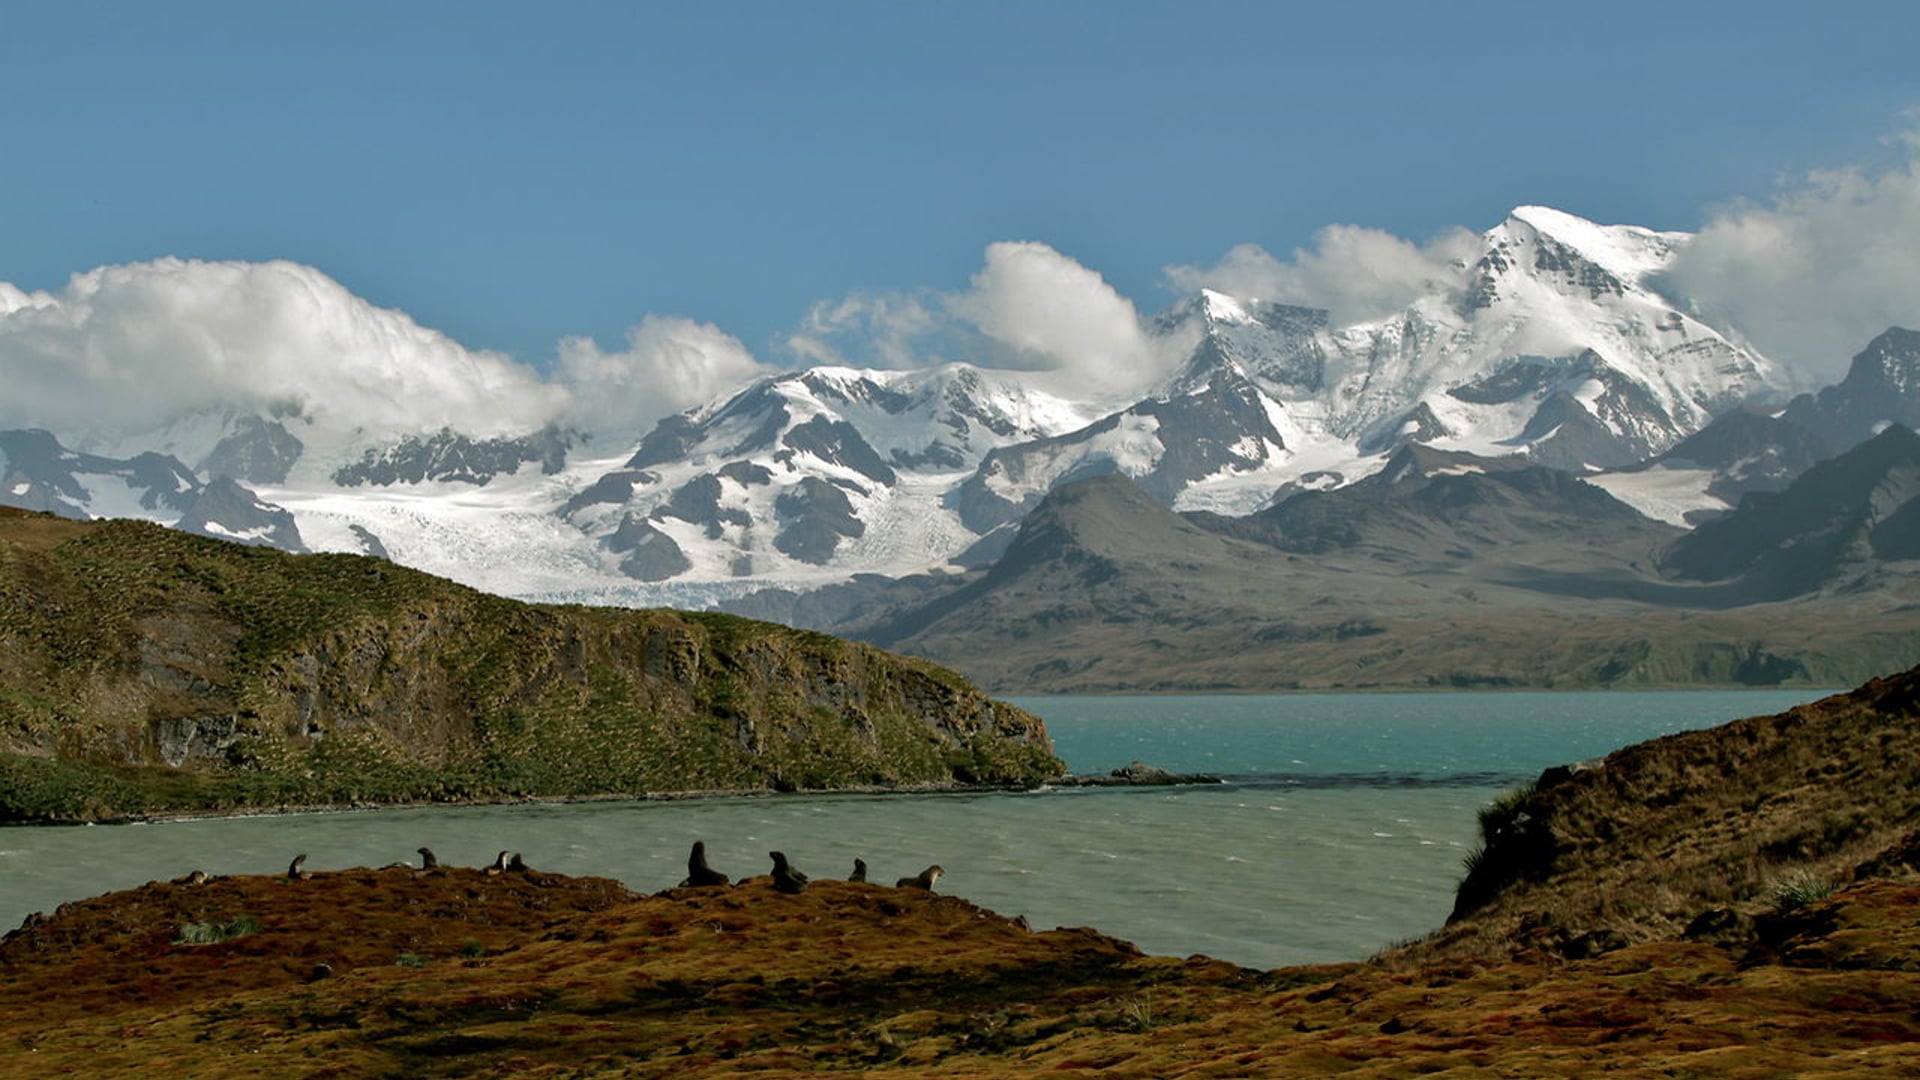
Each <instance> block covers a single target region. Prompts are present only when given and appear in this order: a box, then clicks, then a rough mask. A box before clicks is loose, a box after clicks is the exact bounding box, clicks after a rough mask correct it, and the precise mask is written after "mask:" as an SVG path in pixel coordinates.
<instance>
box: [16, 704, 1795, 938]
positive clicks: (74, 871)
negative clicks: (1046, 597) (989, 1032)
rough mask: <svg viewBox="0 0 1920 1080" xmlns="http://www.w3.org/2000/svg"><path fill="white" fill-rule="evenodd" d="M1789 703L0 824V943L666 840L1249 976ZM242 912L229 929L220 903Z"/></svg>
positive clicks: (1141, 736)
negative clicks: (918, 877)
mask: <svg viewBox="0 0 1920 1080" xmlns="http://www.w3.org/2000/svg"><path fill="white" fill-rule="evenodd" d="M1818 696H1820V695H1819V694H1818V693H1816V692H1813V691H1784V692H1783V691H1727V692H1722V691H1695V692H1676V693H1633V692H1617V691H1616V692H1602V693H1566V692H1555V693H1511V692H1509V693H1485V694H1482V693H1457V694H1342V695H1311V694H1291V695H1275V696H1190V697H1161V696H1150V697H1047V698H1028V699H1020V700H1019V702H1018V703H1019V704H1020V705H1022V706H1024V707H1026V708H1027V709H1030V710H1032V711H1033V712H1035V713H1038V714H1039V715H1040V716H1042V717H1044V718H1045V719H1046V721H1047V725H1048V728H1049V730H1050V731H1051V732H1052V734H1053V737H1054V741H1055V745H1056V748H1057V750H1058V752H1059V754H1060V756H1061V757H1062V758H1064V759H1065V760H1066V762H1067V764H1068V766H1069V767H1071V768H1072V769H1073V770H1074V771H1076V772H1106V771H1108V770H1110V769H1114V768H1119V767H1122V766H1125V765H1128V764H1130V763H1132V762H1134V761H1144V762H1147V763H1149V764H1152V765H1156V766H1159V767H1161V768H1164V769H1169V770H1173V771H1176V772H1206V773H1211V774H1213V775H1216V776H1220V777H1222V778H1224V779H1225V780H1226V782H1225V783H1222V784H1214V785H1205V786H1183V787H1174V788H1126V789H1123V788H1074V789H1057V790H1051V789H1043V790H1040V791H1034V792H1020V793H1013V792H1008V793H978V794H950V795H786V796H766V797H755V798H725V799H698V800H684V801H639V802H595V803H573V804H559V803H535V804H521V805H510V806H465V807H421V808H409V809H399V810H372V811H355V812H347V813H331V814H295V815H268V816H260V817H248V818H224V819H206V820H192V821H174V822H157V823H150V824H139V825H103V826H91V827H74V826H54V827H28V828H11V829H0V927H4V926H13V925H16V924H17V923H18V922H19V921H20V920H21V919H22V918H23V917H25V916H26V915H27V913H29V912H32V911H41V910H51V909H52V908H53V907H55V906H56V905H58V904H60V903H61V902H63V901H67V900H73V899H80V898H84V897H88V896H93V895H96V894H99V893H102V892H107V891H111V890H115V889H124V888H130V887H133V886H137V885H140V884H143V883H145V882H147V881H149V880H155V879H165V878H172V877H178V876H180V875H183V874H185V873H187V872H189V871H191V870H194V869H203V870H206V871H208V872H209V873H213V874H241V873H247V874H260V873H278V872H280V871H282V870H284V869H285V867H286V864H287V862H288V861H289V860H290V859H292V857H293V856H294V855H296V854H300V853H302V852H304V853H306V854H307V856H308V859H307V863H306V865H307V868H308V869H310V870H328V869H336V868H343V867H351V866H380V865H384V864H386V863H389V862H393V861H396V860H401V859H413V860H416V861H417V859H418V856H416V855H415V854H414V849H415V848H418V847H419V846H421V845H422V844H425V845H428V846H431V847H432V848H433V849H434V850H435V852H436V853H437V854H438V855H439V857H440V859H441V861H442V862H443V863H449V864H465V865H481V864H484V863H487V862H489V861H491V860H492V859H493V857H494V855H495V854H496V853H498V852H499V851H502V850H507V851H517V852H522V853H524V855H525V857H526V860H527V862H528V863H529V864H530V865H532V866H533V867H535V868H536V869H542V870H555V871H560V872H563V873H567V874H596V875H603V876H607V877H613V878H618V879H619V880H621V881H623V882H625V883H626V884H627V885H629V886H630V887H632V888H635V889H639V890H643V891H653V890H658V889H662V888H666V887H668V886H671V885H673V884H675V883H676V882H678V881H679V880H680V878H681V877H682V876H683V875H684V873H685V866H686V854H687V847H688V845H689V844H690V843H691V842H692V841H693V840H695V839H704V840H705V841H706V842H707V850H708V855H709V861H710V862H711V863H712V864H713V865H714V866H715V867H716V868H717V869H719V870H721V871H723V872H725V873H728V874H731V875H733V876H735V877H745V876H749V875H752V874H761V873H765V872H767V870H768V868H769V865H770V864H769V862H768V859H767V852H768V851H769V850H774V849H778V850H781V851H784V852H786V853H787V855H788V856H789V857H791V858H792V859H793V861H794V863H795V864H796V865H797V866H799V867H800V868H801V869H803V870H805V871H806V872H808V873H809V874H812V875H814V876H815V877H820V878H829V877H844V876H845V875H846V874H847V873H848V872H849V871H850V870H851V869H852V868H853V860H854V859H855V858H856V857H859V858H863V859H865V860H866V861H867V863H868V865H869V866H870V867H871V868H872V869H871V871H870V880H874V881H884V882H891V881H892V880H894V879H895V878H897V877H904V876H907V875H910V874H915V873H918V872H919V871H920V870H922V869H923V868H925V867H926V866H928V865H930V864H934V863H938V864H939V865H941V866H942V867H943V868H944V869H945V870H946V876H945V877H943V878H942V879H941V880H940V885H939V890H940V891H941V892H945V893H952V894H955V895H958V896H964V897H966V898H967V899H969V900H972V901H974V902H976V903H979V904H983V905H985V906H987V907H990V908H992V909H994V910H996V911H999V912H1001V913H1003V914H1006V915H1025V916H1027V918H1028V919H1029V921H1030V922H1031V923H1032V924H1033V926H1034V927H1035V928H1046V927H1052V926H1092V927H1096V928H1098V929H1100V930H1102V931H1104V932H1106V933H1109V934H1113V935H1115V936H1117V937H1122V938H1126V939H1128V940H1130V941H1133V942H1134V943H1136V944H1138V945H1139V946H1140V947H1141V948H1143V949H1145V950H1147V951H1148V952H1151V953H1160V954H1168V955H1176V956H1184V955H1188V954H1192V953H1205V954H1207V955H1210V956H1215V957H1219V958H1221V959H1225V960H1231V961H1234V962H1236V963H1240V964H1246V965H1249V966H1253V967H1263V968H1264V967H1276V966H1280V965H1285V964H1298V963H1312V962H1320V961H1335V960H1357V959H1361V958H1364V957H1366V956H1367V955H1369V954H1371V953H1372V952H1374V951H1376V950H1378V949H1380V948H1382V947H1385V946H1387V945H1390V944H1392V943H1394V942H1395V941H1399V940H1403V939H1406V938H1409V937H1413V936H1417V935H1419V934H1422V933H1424V932H1426V931H1428V930H1431V929H1433V928H1435V927H1437V926H1439V925H1440V924H1441V923H1442V922H1443V921H1444V920H1445V919H1446V916H1447V912H1448V911H1449V910H1450V908H1451V906H1452V902H1453V889H1454V886H1455V885H1457V884H1458V882H1459V880H1460V875H1461V860H1462V859H1463V858H1464V857H1465V855H1466V854H1467V852H1468V851H1469V850H1470V849H1471V848H1472V847H1473V845H1474V843H1475V840H1476V833H1475V829H1476V822H1475V812H1476V811H1477V810H1478V809H1479V808H1480V807H1481V806H1484V805H1485V804H1486V803H1487V802H1488V801H1490V800H1491V799H1493V798H1494V797H1495V796H1497V795H1498V794H1499V793H1500V792H1501V791H1503V790H1506V789H1508V788H1511V787H1513V786H1515V785H1517V784H1520V783H1524V782H1525V781H1527V780H1530V779H1532V778H1533V777H1534V776H1536V775H1538V774H1539V772H1540V770H1541V769H1543V768H1545V767H1547V766H1549V765H1554V764H1560V763H1564V762H1570V761H1578V760H1583V759H1586V758H1591V757H1597V756H1599V755H1602V754H1605V753H1606V752H1608V751H1609V750H1612V749H1615V748H1617V747H1620V746H1624V745H1626V744H1628V743H1632V742H1638V741H1640V740H1643V739H1648V738H1652V737H1655V736H1658V735H1663V734H1668V733H1671V732H1675V731H1680V730H1685V729H1689V728H1698V727H1706V726H1710V725H1713V724H1717V723H1721V722H1724V721H1727V720H1731V719H1736V718H1738V717H1742V716H1751V715H1756V714H1762V713H1772V712H1778V711H1780V710H1782V709H1786V708H1788V707H1790V706H1792V705H1795V704H1798V703H1800V702H1802V701H1808V700H1812V699H1813V698H1815V697H1818ZM233 914H235V915H243V914H245V913H244V912H235V913H233Z"/></svg>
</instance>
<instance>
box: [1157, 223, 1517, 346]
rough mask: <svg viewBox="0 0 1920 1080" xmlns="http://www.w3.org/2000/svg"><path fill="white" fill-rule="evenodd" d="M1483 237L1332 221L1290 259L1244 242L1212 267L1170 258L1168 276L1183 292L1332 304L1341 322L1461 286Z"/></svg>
mask: <svg viewBox="0 0 1920 1080" xmlns="http://www.w3.org/2000/svg"><path fill="white" fill-rule="evenodd" d="M1478 248H1479V237H1477V236H1476V235H1474V234H1473V233H1471V232H1469V231H1467V230H1465V229H1453V230H1451V231H1449V232H1446V233H1444V234H1442V235H1440V236H1439V237H1437V238H1435V239H1433V240H1431V241H1429V242H1427V243H1426V244H1414V243H1412V242H1411V241H1407V240H1403V239H1401V238H1400V237H1397V236H1394V235H1393V234H1392V233H1388V232H1383V231H1382V230H1379V229H1368V228H1362V227H1360V226H1358V225H1329V226H1327V227H1326V228H1324V229H1321V230H1320V232H1319V233H1318V234H1316V235H1315V236H1314V246H1313V247H1312V249H1307V248H1296V249H1295V250H1294V252H1293V257H1292V259H1290V260H1287V261H1282V260H1280V259H1276V258H1274V257H1273V256H1272V255H1270V254H1268V253H1267V252H1266V251H1265V250H1264V249H1262V248H1260V247H1258V246H1256V245H1254V244H1241V245H1240V246H1238V247H1236V248H1234V249H1232V250H1231V251H1229V252H1227V254H1226V257H1225V258H1223V259H1221V260H1220V262H1219V263H1218V264H1217V265H1215V266H1211V267H1196V266H1170V267H1168V268H1167V270H1166V275H1167V279H1168V281H1169V282H1171V283H1172V284H1173V285H1174V287H1175V288H1177V289H1180V290H1181V291H1183V292H1193V291H1195V290H1198V289H1202V288H1207V289H1216V290H1218V291H1220V292H1224V293H1228V294H1230V295H1233V296H1239V297H1246V298H1251V299H1261V300H1274V301H1279V302H1281V303H1288V304H1300V305H1304V306H1306V307H1317V308H1326V309H1327V310H1328V311H1329V312H1331V317H1332V318H1333V320H1334V321H1335V322H1336V323H1345V322H1358V321H1361V320H1365V319H1373V318H1378V317H1380V316H1382V315H1387V314H1391V313H1393V312H1395V311H1399V310H1400V309H1402V308H1404V307H1406V306H1407V305H1408V304H1409V303H1411V302H1412V301H1413V300H1414V299H1415V298H1417V297H1420V296H1424V295H1427V294H1429V293H1433V292H1436V291H1450V290H1454V289H1458V288H1460V287H1461V286H1462V285H1463V284H1464V282H1465V277H1466V274H1465V268H1464V265H1463V264H1464V263H1465V262H1466V261H1467V260H1470V259H1472V258H1473V257H1474V256H1475V255H1476V254H1477V253H1478Z"/></svg>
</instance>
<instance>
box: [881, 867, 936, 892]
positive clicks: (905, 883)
mask: <svg viewBox="0 0 1920 1080" xmlns="http://www.w3.org/2000/svg"><path fill="white" fill-rule="evenodd" d="M944 873H946V871H945V870H942V869H940V868H939V867H938V866H929V867H927V868H926V869H925V870H922V871H920V872H919V873H918V874H916V875H914V876H913V877H903V878H901V879H900V880H899V881H896V882H894V883H893V887H894V888H896V889H925V890H927V891H928V892H932V891H933V883H934V882H936V881H939V880H940V875H941V874H944Z"/></svg>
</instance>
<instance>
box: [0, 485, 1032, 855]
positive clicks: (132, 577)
mask: <svg viewBox="0 0 1920 1080" xmlns="http://www.w3.org/2000/svg"><path fill="white" fill-rule="evenodd" d="M1051 749H1052V747H1051V744H1050V742H1049V740H1048V738H1047V735H1046V730H1045V727H1044V726H1043V725H1042V724H1041V723H1040V721H1039V720H1038V718H1036V717H1033V716H1031V715H1029V714H1027V713H1024V712H1021V711H1020V710H1018V709H1014V708H1012V707H1011V706H1008V705H1004V704H1001V703H999V702H994V701H991V700H989V699H987V698H986V697H984V696H982V695H981V694H980V693H979V692H978V691H976V690H974V689H973V688H972V687H971V686H969V685H967V684H966V682H965V681H964V680H962V679H960V678H959V677H958V676H956V675H954V674H953V673H951V672H948V671H945V670H943V669H941V668H938V667H936V666H934V665H932V664H929V663H926V662H924V661H920V660H910V659H904V658H901V657H897V656H892V655H889V654H887V653H884V652H882V651H880V650H878V649H875V648H872V647H870V646H866V645H859V644H854V643H850V642H845V641H840V640H837V639H835V638H831V637H828V636H826V635H824V634H815V633H808V632H803V631H797V630H791V629H787V628H785V627H780V626H774V625H772V624H767V623H756V622H751V621H749V620H746V619H740V618H735V617H732V616H725V615H702V614H687V613H680V612H673V611H631V610H624V609H593V608H583V607H557V606H546V605H529V604H521V603H517V602H514V601H510V600H505V599H502V598H499V597H495V596H489V595H486V594H484V593H480V592H476V591H474V590H472V589H467V588H464V587H462V586H458V585H455V584H453V583H451V582H447V581H443V580H441V579H438V578H434V577H431V576H428V575H426V574H421V573H418V572H415V571H410V570H407V569H404V568H402V567H398V566H394V565H393V564H391V563H388V562H385V561H383V560H378V559H371V558H365V557H361V556H348V555H307V556H291V555H286V554H283V553H280V552H276V551H271V550H266V549H261V548H249V547H242V546H239V545H235V544H227V543H222V542H219V541H215V540H208V539H204V538H201V537H193V536H188V535H185V534H182V533H179V532H176V531H173V530H168V529H162V528H160V527H158V526H154V525H148V524H144V523H137V522H73V521H65V520H61V519H57V518H52V517H48V516H44V515H36V514H29V513H26V512H22V511H14V510H0V822H4V821H8V820H18V819H27V820H41V819H72V818H88V819H93V818H103V817H115V816H123V815H137V814H141V813H148V812H156V811H167V812H172V811H178V810H197V809H239V808H247V807H278V806H288V805H326V804H346V803H366V802H382V801H395V800H409V799H476V798H500V797H515V796H526V795H551V796H579V795H595V794H603V793H640V792H681V791H701V790H742V789H749V790H750V789H763V788H777V789H795V788H829V787H848V786H855V785H872V786H883V787H884V786H910V785H919V784H949V785H951V784H954V783H975V782H1031V781H1033V780H1035V779H1040V778H1044V777H1048V776H1052V775H1056V774H1057V773H1059V772H1060V771H1061V769H1062V767H1061V766H1060V764H1059V762H1058V761H1057V760H1055V759H1054V758H1053V757H1052V754H1051Z"/></svg>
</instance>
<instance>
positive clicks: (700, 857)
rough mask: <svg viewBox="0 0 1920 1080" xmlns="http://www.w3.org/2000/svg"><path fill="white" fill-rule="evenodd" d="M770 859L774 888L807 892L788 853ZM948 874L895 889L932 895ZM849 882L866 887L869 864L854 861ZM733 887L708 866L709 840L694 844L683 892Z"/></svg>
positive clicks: (935, 871)
mask: <svg viewBox="0 0 1920 1080" xmlns="http://www.w3.org/2000/svg"><path fill="white" fill-rule="evenodd" d="M767 857H768V858H771V859H772V860H773V887H774V889H775V890H777V891H779V892H783V893H787V894H788V895H794V894H798V893H802V892H805V891H806V889H807V882H808V880H810V879H809V878H808V877H807V875H806V874H805V873H803V872H801V871H800V870H799V869H798V868H796V867H795V866H794V865H793V864H792V863H791V862H789V861H788V859H787V856H786V854H785V853H784V852H779V851H769V852H767ZM944 873H946V871H945V870H942V869H941V868H940V867H938V866H929V867H927V868H926V869H925V870H922V871H920V873H918V874H916V875H914V876H913V877H903V878H901V879H900V880H899V881H897V882H895V883H894V887H895V888H901V889H925V890H927V891H928V892H931V891H933V883H934V882H936V881H939V880H940V875H942V874H944ZM847 880H848V881H851V882H854V883H855V884H862V885H863V884H866V882H867V860H865V859H855V860H853V873H851V874H849V875H847ZM731 884H733V879H731V878H729V877H727V875H725V874H723V873H721V872H720V871H718V870H715V869H714V868H713V867H711V866H708V865H707V842H706V841H705V840H695V841H694V842H693V850H692V851H690V852H688V854H687V876H686V878H685V879H684V880H682V881H681V882H680V885H679V887H680V888H682V889H706V888H715V887H720V886H726V885H731Z"/></svg>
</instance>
